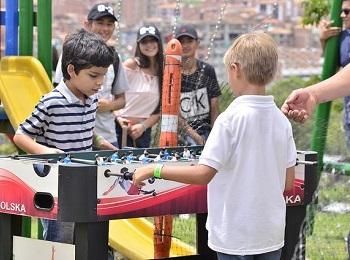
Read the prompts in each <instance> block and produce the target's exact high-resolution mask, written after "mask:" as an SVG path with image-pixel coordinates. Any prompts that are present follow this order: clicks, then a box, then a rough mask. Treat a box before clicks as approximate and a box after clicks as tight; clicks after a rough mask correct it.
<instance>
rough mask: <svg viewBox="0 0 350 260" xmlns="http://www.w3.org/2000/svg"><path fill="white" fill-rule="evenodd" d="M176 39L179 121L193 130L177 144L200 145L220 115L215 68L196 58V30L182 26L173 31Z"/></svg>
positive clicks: (188, 26)
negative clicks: (179, 56)
mask: <svg viewBox="0 0 350 260" xmlns="http://www.w3.org/2000/svg"><path fill="white" fill-rule="evenodd" d="M175 38H176V39H177V40H179V42H180V43H181V46H182V61H181V63H182V67H181V97H180V103H181V105H180V109H181V111H180V112H181V118H182V119H184V120H185V121H186V123H187V125H189V126H190V127H192V129H193V130H194V131H187V133H189V134H185V135H181V136H180V140H182V142H183V144H184V145H203V144H204V142H205V140H206V139H207V137H208V135H209V132H210V130H211V127H212V125H213V124H214V121H215V120H216V118H217V116H218V115H219V105H218V104H219V103H218V96H220V95H221V91H220V87H219V84H218V81H217V78H216V73H215V69H214V67H213V66H211V65H210V64H208V63H206V62H204V61H201V60H199V59H197V58H196V52H197V49H198V47H199V38H198V33H197V30H196V29H195V28H194V27H193V26H192V25H190V24H184V25H181V26H179V27H178V28H177V29H176V30H175ZM194 104H195V105H194ZM193 132H194V133H197V136H196V135H195V134H193ZM190 133H191V134H190ZM198 135H199V138H198Z"/></svg>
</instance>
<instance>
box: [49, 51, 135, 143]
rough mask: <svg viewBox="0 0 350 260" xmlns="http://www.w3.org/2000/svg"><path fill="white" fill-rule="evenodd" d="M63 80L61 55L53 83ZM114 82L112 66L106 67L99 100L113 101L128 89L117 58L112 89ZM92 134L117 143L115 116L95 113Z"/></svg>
mask: <svg viewBox="0 0 350 260" xmlns="http://www.w3.org/2000/svg"><path fill="white" fill-rule="evenodd" d="M62 78H63V74H62V55H61V57H60V59H59V61H58V63H57V67H56V74H55V78H54V82H55V83H59V82H60V81H61V79H62ZM113 80H114V67H113V64H112V65H110V66H109V67H108V70H107V73H106V75H105V77H104V80H103V84H102V88H101V89H100V90H99V92H98V97H99V98H104V99H107V100H113V99H114V95H118V94H122V93H124V92H125V91H126V90H128V89H129V83H128V80H127V78H126V74H125V70H124V67H123V65H122V61H121V59H120V57H119V67H118V75H117V80H116V83H115V85H114V86H113V87H112V83H113ZM94 133H96V134H98V135H101V136H102V137H103V138H105V139H106V140H107V141H109V142H110V143H116V142H117V135H116V132H115V116H114V114H113V112H111V111H108V112H99V111H97V113H96V124H95V129H94Z"/></svg>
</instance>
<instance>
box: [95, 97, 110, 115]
mask: <svg viewBox="0 0 350 260" xmlns="http://www.w3.org/2000/svg"><path fill="white" fill-rule="evenodd" d="M108 111H112V109H111V101H109V100H107V99H105V98H99V99H98V112H108Z"/></svg>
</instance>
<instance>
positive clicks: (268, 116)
mask: <svg viewBox="0 0 350 260" xmlns="http://www.w3.org/2000/svg"><path fill="white" fill-rule="evenodd" d="M277 61H278V56H277V46H276V43H275V42H274V41H273V39H272V38H271V37H270V36H268V35H267V34H265V33H259V32H254V33H248V34H244V35H242V36H240V37H238V38H237V39H236V40H235V41H234V43H233V44H232V46H231V47H230V48H229V49H228V51H227V52H226V54H225V57H224V63H225V66H226V69H227V73H228V79H229V85H230V87H231V89H232V90H233V92H234V94H235V96H236V99H235V100H234V101H233V102H232V103H231V104H230V105H229V107H228V108H227V109H226V111H224V112H223V113H222V114H221V115H220V116H219V117H218V119H217V120H216V121H215V124H214V127H213V129H212V131H211V133H210V135H209V138H208V141H207V142H206V144H205V147H204V150H203V152H202V155H201V157H200V159H199V162H198V165H196V166H183V167H178V166H177V167H176V166H175V167H174V166H168V165H165V166H163V165H160V164H158V165H148V166H145V167H142V168H139V169H137V170H136V171H135V174H134V184H136V185H138V186H142V185H144V182H143V181H144V180H145V179H147V178H150V177H152V176H154V175H155V176H156V177H158V178H163V179H166V180H173V181H178V182H183V183H190V184H203V185H204V184H208V220H207V225H206V226H207V229H208V232H209V238H208V245H209V247H210V248H211V249H213V250H215V251H216V252H217V253H218V259H253V258H252V257H253V256H254V259H260V257H262V258H264V257H266V258H264V259H276V260H277V259H280V255H281V249H282V247H283V245H284V229H285V215H286V204H285V201H284V197H283V191H284V190H285V189H291V188H292V187H293V180H294V165H295V162H296V149H295V144H294V140H293V135H292V128H291V125H290V123H289V121H288V120H287V118H286V117H285V116H284V115H283V114H282V112H281V111H280V110H279V109H278V108H277V106H276V104H275V103H274V99H273V97H272V96H266V95H265V86H266V84H268V83H269V82H270V81H271V80H272V79H273V77H274V75H275V73H276V69H277ZM256 257H257V258H256Z"/></svg>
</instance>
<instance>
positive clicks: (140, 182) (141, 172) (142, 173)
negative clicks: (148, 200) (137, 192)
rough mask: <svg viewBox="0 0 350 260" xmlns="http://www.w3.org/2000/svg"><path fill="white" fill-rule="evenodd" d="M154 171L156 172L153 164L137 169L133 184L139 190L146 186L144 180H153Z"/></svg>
mask: <svg viewBox="0 0 350 260" xmlns="http://www.w3.org/2000/svg"><path fill="white" fill-rule="evenodd" d="M153 171H154V165H153V164H150V165H147V166H144V167H140V168H137V169H136V170H135V172H134V174H133V176H132V182H133V184H134V185H136V186H137V187H139V188H141V187H143V186H145V185H146V184H145V183H144V180H147V179H149V178H152V176H153Z"/></svg>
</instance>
